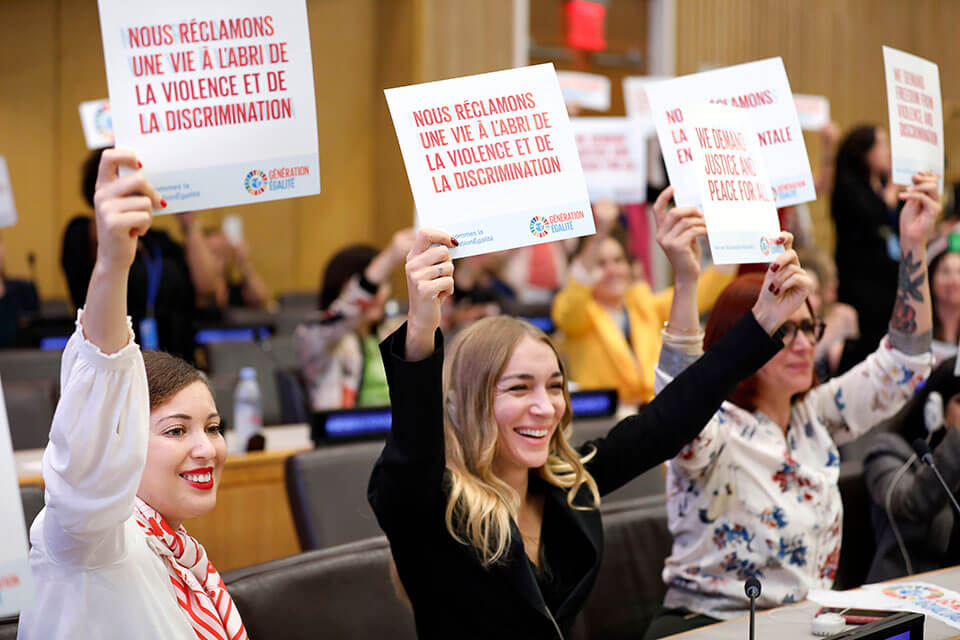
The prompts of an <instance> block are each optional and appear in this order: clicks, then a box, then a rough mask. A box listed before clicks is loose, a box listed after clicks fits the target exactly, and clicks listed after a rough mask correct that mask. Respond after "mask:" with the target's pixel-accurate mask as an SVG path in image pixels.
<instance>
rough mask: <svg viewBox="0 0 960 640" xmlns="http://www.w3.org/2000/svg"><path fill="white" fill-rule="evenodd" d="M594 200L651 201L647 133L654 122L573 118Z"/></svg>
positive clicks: (581, 164)
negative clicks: (649, 199) (648, 183)
mask: <svg viewBox="0 0 960 640" xmlns="http://www.w3.org/2000/svg"><path fill="white" fill-rule="evenodd" d="M570 124H571V126H572V127H573V137H574V139H575V140H576V141H577V150H578V151H579V153H580V166H581V167H582V168H583V177H584V178H585V179H586V181H587V193H588V194H589V195H590V200H591V202H596V201H597V200H600V199H602V198H610V199H611V200H614V201H616V202H617V203H618V204H632V203H635V202H646V200H647V173H646V135H645V132H647V131H652V128H653V127H652V123H651V122H644V121H637V122H634V121H631V120H630V119H629V118H572V119H571V120H570Z"/></svg>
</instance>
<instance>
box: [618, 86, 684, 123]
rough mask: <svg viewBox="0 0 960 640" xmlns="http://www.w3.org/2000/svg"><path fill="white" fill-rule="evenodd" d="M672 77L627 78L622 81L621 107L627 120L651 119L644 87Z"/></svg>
mask: <svg viewBox="0 0 960 640" xmlns="http://www.w3.org/2000/svg"><path fill="white" fill-rule="evenodd" d="M671 77H672V76H627V77H625V78H624V79H623V106H624V108H625V109H626V111H627V117H629V118H653V115H652V114H651V113H650V101H649V100H648V99H647V90H646V86H647V85H648V84H652V83H655V82H663V81H664V80H669V79H670V78H671Z"/></svg>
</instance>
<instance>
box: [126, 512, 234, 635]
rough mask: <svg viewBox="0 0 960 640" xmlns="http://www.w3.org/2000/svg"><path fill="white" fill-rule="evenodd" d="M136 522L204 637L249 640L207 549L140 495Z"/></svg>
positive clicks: (185, 613)
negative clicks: (169, 522)
mask: <svg viewBox="0 0 960 640" xmlns="http://www.w3.org/2000/svg"><path fill="white" fill-rule="evenodd" d="M136 510H137V524H138V525H140V528H141V529H143V532H144V534H145V535H146V536H147V544H148V545H149V546H150V549H152V550H153V552H154V553H156V554H157V555H158V556H160V557H161V558H162V559H163V561H164V564H165V565H166V566H167V572H168V573H169V574H170V582H172V583H173V590H174V592H175V594H176V596H177V603H178V604H179V605H180V608H181V609H183V613H184V615H185V616H186V617H187V620H189V621H190V624H191V625H192V626H193V630H194V631H195V632H196V634H197V637H198V638H200V639H201V640H248V638H247V630H246V629H244V628H243V621H242V620H241V619H240V612H239V611H237V609H236V607H234V606H233V599H232V598H231V597H230V594H229V593H228V592H227V588H226V586H224V584H223V579H222V578H221V577H220V574H219V573H218V572H217V570H216V569H215V568H214V567H213V563H212V562H210V561H209V560H207V552H206V551H205V550H204V548H203V547H202V546H201V545H200V543H199V542H197V541H196V540H194V539H193V537H191V536H190V535H189V534H187V530H186V529H184V528H183V526H180V527H179V528H178V529H177V530H176V531H175V530H174V529H173V527H171V526H170V525H169V524H167V521H166V520H164V518H163V516H162V515H160V514H159V513H157V512H156V511H155V510H154V509H153V507H151V506H150V505H148V504H147V503H146V502H144V501H143V500H141V499H140V498H137V504H136Z"/></svg>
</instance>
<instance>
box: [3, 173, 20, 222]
mask: <svg viewBox="0 0 960 640" xmlns="http://www.w3.org/2000/svg"><path fill="white" fill-rule="evenodd" d="M15 224H17V207H16V206H15V205H14V203H13V187H12V186H11V185H10V172H9V171H7V159H6V158H4V157H3V156H0V228H3V227H12V226H13V225H15Z"/></svg>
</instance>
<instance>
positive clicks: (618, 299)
mask: <svg viewBox="0 0 960 640" xmlns="http://www.w3.org/2000/svg"><path fill="white" fill-rule="evenodd" d="M671 193H672V191H671ZM661 206H664V207H665V206H666V201H661ZM682 211H684V212H686V214H687V217H688V218H689V221H690V224H692V223H693V221H694V220H702V218H701V217H700V215H699V213H697V212H696V209H694V208H693V207H684V208H683V209H682ZM594 212H595V216H596V225H597V233H596V235H594V236H591V237H589V238H587V239H586V240H584V241H583V243H582V244H581V245H580V250H579V251H578V253H577V256H576V257H575V259H574V260H573V263H572V265H571V268H570V273H569V277H568V279H567V283H566V285H565V286H564V288H563V290H561V291H560V293H559V294H557V297H556V298H555V299H554V302H553V311H552V315H553V321H554V323H556V326H557V329H558V330H559V331H562V332H563V339H562V340H561V341H560V343H561V345H560V346H561V351H562V352H563V354H564V355H565V356H566V358H567V362H568V363H569V366H570V372H569V373H570V378H571V379H572V380H574V381H575V382H577V383H578V384H580V385H581V386H583V387H584V388H587V389H602V388H614V389H617V392H618V393H619V394H620V401H621V402H627V403H645V402H649V401H650V399H651V398H653V379H654V374H653V368H654V363H655V362H656V358H657V355H658V354H659V352H660V330H661V329H662V328H663V323H664V322H666V321H667V318H668V316H669V309H670V301H671V299H672V297H673V293H674V290H675V289H676V288H678V287H679V288H683V287H687V286H692V287H693V288H694V290H695V292H696V295H697V310H698V311H699V312H700V313H704V312H706V311H708V310H709V309H710V308H711V307H712V306H713V303H714V301H715V300H716V299H717V296H718V295H720V292H721V291H722V290H723V288H724V287H725V286H726V285H727V284H729V283H730V281H731V280H733V277H734V274H733V272H732V271H729V270H727V271H723V270H720V269H717V268H712V269H708V270H707V271H706V272H705V273H704V276H703V278H702V279H701V281H700V282H699V286H698V283H697V275H698V274H699V268H698V269H697V272H696V273H694V274H693V275H692V277H693V280H692V281H688V280H685V276H686V274H684V273H680V272H676V270H675V272H674V276H675V282H674V287H672V288H669V289H666V290H664V291H661V292H658V293H654V292H653V290H652V289H651V288H650V286H649V285H648V284H647V283H646V282H645V281H643V280H642V279H640V278H638V277H636V274H635V272H634V271H635V269H634V267H635V263H632V262H633V261H632V258H631V254H630V252H629V251H628V250H627V247H626V237H625V233H624V231H623V229H622V228H621V227H620V226H619V225H618V224H617V215H618V210H617V207H616V205H615V204H613V202H611V201H609V200H608V201H605V202H600V203H597V205H596V206H595V207H594Z"/></svg>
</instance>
